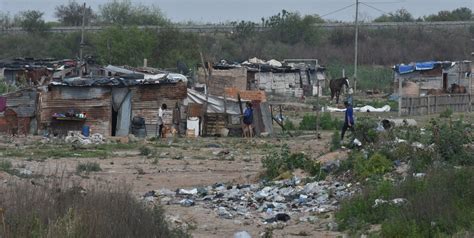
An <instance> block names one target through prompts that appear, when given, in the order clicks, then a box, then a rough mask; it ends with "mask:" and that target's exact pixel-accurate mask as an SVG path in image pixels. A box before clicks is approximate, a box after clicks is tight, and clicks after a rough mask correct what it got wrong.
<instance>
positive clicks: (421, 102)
mask: <svg viewBox="0 0 474 238" xmlns="http://www.w3.org/2000/svg"><path fill="white" fill-rule="evenodd" d="M471 97H472V95H470V94H447V95H439V96H434V95H431V96H430V95H429V96H423V97H406V98H402V106H401V108H402V113H401V114H402V115H427V114H435V113H441V112H443V111H445V110H446V109H447V108H449V109H451V110H453V111H454V112H467V111H470V110H471V109H470V104H471Z"/></svg>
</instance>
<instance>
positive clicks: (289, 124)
mask: <svg viewBox="0 0 474 238" xmlns="http://www.w3.org/2000/svg"><path fill="white" fill-rule="evenodd" d="M284 126H285V129H286V130H296V126H295V124H294V123H293V122H292V121H291V120H289V119H287V120H285V124H284Z"/></svg>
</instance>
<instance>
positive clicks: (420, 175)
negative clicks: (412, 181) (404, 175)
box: [413, 173, 426, 178]
mask: <svg viewBox="0 0 474 238" xmlns="http://www.w3.org/2000/svg"><path fill="white" fill-rule="evenodd" d="M425 176H426V173H413V177H415V178H423V177H425Z"/></svg>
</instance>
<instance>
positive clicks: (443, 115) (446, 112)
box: [439, 107, 453, 118]
mask: <svg viewBox="0 0 474 238" xmlns="http://www.w3.org/2000/svg"><path fill="white" fill-rule="evenodd" d="M452 115H453V110H452V109H451V108H449V107H448V108H446V110H444V111H443V112H441V113H440V114H439V117H440V118H450V117H451V116H452Z"/></svg>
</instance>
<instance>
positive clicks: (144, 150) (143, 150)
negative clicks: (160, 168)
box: [139, 146, 153, 156]
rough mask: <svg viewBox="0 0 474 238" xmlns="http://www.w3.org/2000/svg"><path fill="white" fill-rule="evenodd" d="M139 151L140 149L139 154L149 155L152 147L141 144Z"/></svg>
mask: <svg viewBox="0 0 474 238" xmlns="http://www.w3.org/2000/svg"><path fill="white" fill-rule="evenodd" d="M139 151H140V155H144V156H149V155H151V154H152V153H153V149H151V148H150V147H148V146H141V147H140V148H139Z"/></svg>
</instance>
